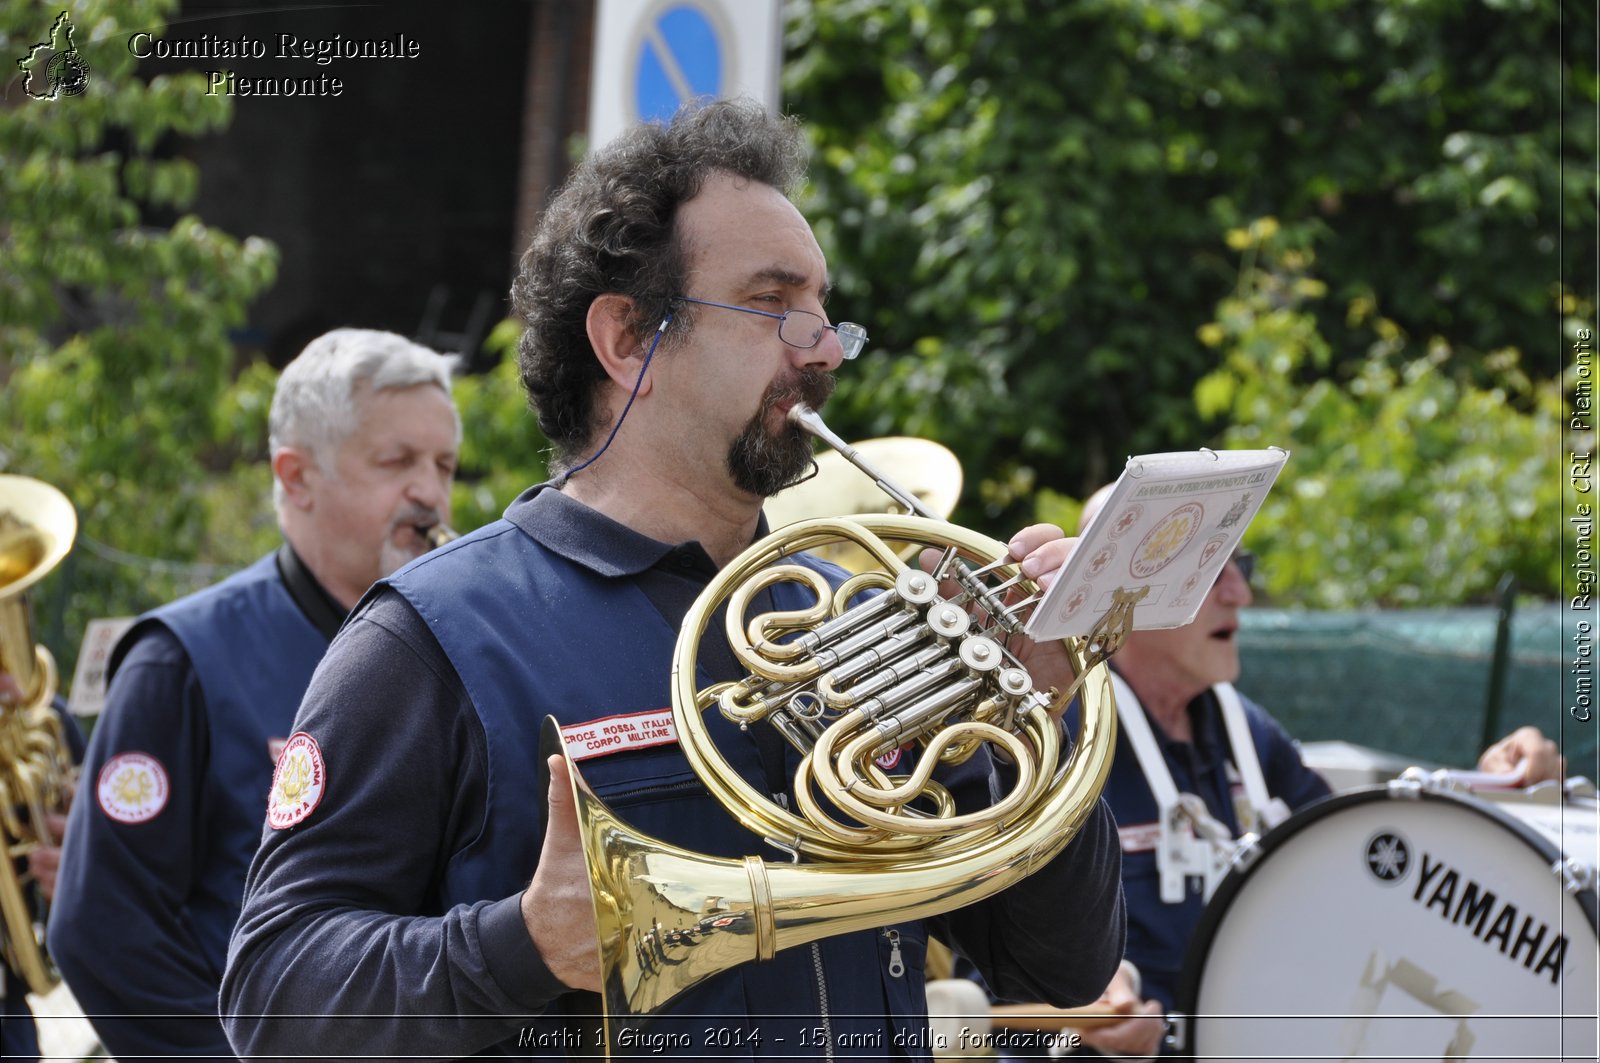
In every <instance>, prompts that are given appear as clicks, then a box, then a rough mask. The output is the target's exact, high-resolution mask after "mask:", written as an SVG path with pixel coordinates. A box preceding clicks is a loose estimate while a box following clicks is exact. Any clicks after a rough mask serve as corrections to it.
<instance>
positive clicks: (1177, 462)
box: [1025, 447, 1289, 639]
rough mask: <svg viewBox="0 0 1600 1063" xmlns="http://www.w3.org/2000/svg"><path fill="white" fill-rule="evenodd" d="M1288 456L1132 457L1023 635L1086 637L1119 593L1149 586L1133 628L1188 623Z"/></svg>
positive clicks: (1137, 608)
mask: <svg viewBox="0 0 1600 1063" xmlns="http://www.w3.org/2000/svg"><path fill="white" fill-rule="evenodd" d="M1288 457H1289V452H1288V451H1286V450H1280V449H1278V448H1276V447H1274V448H1272V449H1269V450H1217V451H1211V450H1197V451H1184V452H1179V453H1171V454H1145V455H1141V456H1140V457H1137V458H1130V459H1128V464H1127V467H1126V468H1125V469H1123V471H1122V475H1121V476H1120V477H1118V479H1117V483H1116V486H1115V487H1113V488H1112V490H1111V494H1110V496H1109V497H1108V498H1107V499H1106V502H1105V505H1104V506H1102V507H1101V509H1100V512H1099V513H1097V514H1095V517H1094V520H1093V521H1092V522H1091V523H1090V524H1089V526H1088V527H1087V528H1085V529H1084V532H1083V536H1082V538H1081V540H1080V541H1079V543H1078V547H1077V549H1076V550H1074V551H1073V553H1072V556H1071V557H1070V558H1068V559H1067V563H1066V565H1065V566H1063V568H1062V570H1061V574H1060V575H1059V576H1058V577H1057V579H1056V581H1055V582H1054V583H1052V584H1051V585H1050V589H1049V591H1047V592H1046V593H1045V596H1044V600H1043V601H1041V602H1040V603H1039V606H1038V608H1036V609H1035V610H1034V611H1033V616H1032V617H1030V618H1029V620H1028V624H1027V627H1026V628H1025V630H1026V631H1027V633H1028V634H1029V635H1030V636H1032V637H1033V638H1035V639H1056V638H1064V637H1066V636H1068V635H1087V634H1089V633H1090V630H1091V629H1092V628H1093V627H1094V625H1095V622H1096V621H1098V620H1099V619H1100V617H1101V616H1102V615H1104V614H1105V612H1106V611H1107V610H1108V609H1110V608H1111V604H1112V593H1113V592H1114V591H1117V590H1119V589H1120V590H1124V591H1128V592H1132V593H1135V594H1137V593H1138V592H1139V591H1140V590H1141V589H1143V588H1148V592H1147V593H1146V594H1145V596H1144V598H1143V600H1141V601H1140V602H1139V604H1138V605H1136V606H1134V609H1133V627H1134V629H1135V630H1140V629H1144V630H1148V629H1154V628H1173V627H1182V626H1183V625H1185V624H1187V623H1189V622H1191V621H1192V620H1194V617H1195V614H1196V613H1198V612H1199V611H1200V603H1201V602H1203V601H1204V600H1205V597H1206V595H1207V594H1208V593H1210V591H1211V585H1212V584H1213V583H1215V582H1216V579H1217V576H1218V575H1219V574H1220V573H1221V572H1222V567H1223V566H1224V565H1225V564H1227V563H1228V558H1229V557H1230V556H1232V554H1233V551H1234V548H1235V547H1237V546H1238V545H1239V540H1240V538H1241V537H1243V535H1244V530H1245V528H1247V527H1249V525H1250V521H1251V519H1252V518H1253V517H1255V515H1256V511H1257V510H1259V509H1260V508H1261V503H1262V500H1263V499H1265V498H1266V497H1267V491H1268V490H1269V489H1271V487H1272V484H1273V481H1274V480H1276V479H1277V478H1278V473H1279V471H1281V470H1282V468H1283V463H1284V461H1285V460H1287V459H1288Z"/></svg>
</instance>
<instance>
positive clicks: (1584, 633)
mask: <svg viewBox="0 0 1600 1063" xmlns="http://www.w3.org/2000/svg"><path fill="white" fill-rule="evenodd" d="M1594 377H1595V364H1594V333H1593V332H1592V331H1591V330H1589V329H1587V328H1580V329H1578V330H1577V331H1576V332H1575V333H1573V338H1572V407H1571V410H1570V411H1569V416H1568V418H1567V433H1566V437H1567V450H1566V464H1567V485H1568V487H1570V488H1571V492H1570V495H1568V497H1571V498H1572V499H1573V502H1572V504H1571V508H1570V509H1569V511H1568V513H1567V514H1566V528H1565V529H1564V530H1565V532H1566V534H1567V535H1568V536H1570V543H1571V550H1570V552H1569V553H1568V556H1569V557H1570V558H1571V559H1572V560H1571V562H1570V565H1569V568H1570V573H1569V577H1570V579H1571V582H1570V584H1569V585H1568V590H1569V593H1568V595H1567V605H1568V608H1569V613H1568V617H1569V620H1568V624H1567V628H1568V641H1569V652H1570V654H1571V663H1570V665H1569V671H1570V672H1571V675H1572V683H1571V684H1569V686H1570V689H1571V691H1572V697H1571V700H1570V704H1568V706H1567V712H1568V713H1569V714H1570V715H1571V716H1572V718H1573V719H1575V720H1580V721H1583V722H1585V723H1587V722H1588V721H1589V720H1591V719H1592V718H1593V717H1594V635H1595V632H1594V623H1595V622H1594V620H1593V616H1594V590H1595V555H1594V522H1595V506H1596V505H1597V504H1600V499H1597V498H1596V496H1595V479H1594V438H1595V434H1594V421H1595V418H1594ZM1564 494H1566V493H1565V492H1564Z"/></svg>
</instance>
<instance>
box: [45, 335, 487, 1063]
mask: <svg viewBox="0 0 1600 1063" xmlns="http://www.w3.org/2000/svg"><path fill="white" fill-rule="evenodd" d="M453 364H454V359H453V358H451V357H447V356H445V355H441V354H439V353H437V352H435V351H431V350H429V349H427V348H425V347H421V346H418V345H417V344H414V343H411V342H409V341H408V340H405V339H403V338H402V337H400V336H396V335H394V334H393V333H388V332H377V331H372V330H366V329H338V330H336V331H333V332H329V333H327V334H326V335H323V336H320V337H318V338H317V339H315V340H313V341H312V342H311V343H310V344H309V345H308V346H307V347H306V348H305V350H304V351H302V352H301V353H300V355H299V356H298V357H296V358H295V360H294V361H293V362H291V363H290V364H289V365H288V366H287V367H286V368H285V369H284V371H283V374H282V376H280V377H279V379H278V384H277V389H276V391H275V392H274V395H273V400H272V408H271V412H270V415H269V425H270V432H271V440H270V446H271V454H272V458H271V460H272V473H273V501H274V504H275V506H276V509H277V514H278V523H279V526H280V528H281V529H282V531H283V537H284V542H283V545H282V546H280V547H279V548H278V549H277V550H275V551H274V552H272V553H270V554H268V555H267V556H265V557H263V558H262V559H260V560H259V561H257V562H255V564H253V565H251V566H250V567H249V568H246V569H245V570H243V571H242V572H240V573H237V574H236V575H234V576H232V577H230V578H229V579H227V580H225V581H223V582H222V583H219V584H217V585H215V586H213V587H210V588H208V589H206V590H203V591H200V592H199V593H197V594H193V595H190V596H189V597H187V598H183V599H181V600H179V601H177V602H173V603H172V604H170V605H167V606H164V607H162V608H160V609H157V610H155V611H153V612H151V613H148V614H146V615H145V616H143V617H141V618H140V619H139V622H138V623H136V624H135V625H134V626H133V628H131V629H130V630H129V631H128V633H127V634H126V635H125V636H124V637H123V638H122V640H121V641H120V642H119V643H118V645H117V647H116V648H115V650H114V651H113V653H112V657H111V661H110V665H109V672H108V675H109V683H110V686H109V689H108V691H107V696H106V707H105V711H104V712H103V713H102V715H101V716H100V720H99V723H98V724H97V726H96V727H95V729H94V732H93V736H92V738H91V740H90V743H89V751H88V757H87V759H86V762H85V770H84V774H83V783H82V786H81V792H80V793H79V795H78V799H77V801H76V802H75V804H74V807H73V810H72V815H71V818H70V829H69V830H68V832H67V842H66V847H65V852H64V854H63V858H62V864H61V871H60V880H59V882H58V885H57V892H56V900H55V906H54V911H53V914H52V918H51V921H50V929H49V941H50V949H51V952H52V954H53V955H54V957H55V959H56V962H57V965H58V966H59V967H60V969H61V971H62V973H63V974H64V976H65V978H66V981H67V983H68V985H69V986H70V987H71V989H72V992H73V994H74V995H75V996H76V997H77V999H78V1002H79V1003H80V1004H81V1005H82V1006H83V1009H84V1012H85V1013H86V1014H87V1015H88V1017H89V1019H90V1021H91V1022H92V1024H93V1025H94V1028H95V1032H96V1033H97V1034H98V1035H99V1037H100V1039H101V1041H102V1042H103V1043H104V1045H105V1046H106V1048H107V1049H108V1050H109V1051H110V1052H111V1054H113V1055H115V1056H118V1057H121V1058H125V1059H126V1058H136V1057H140V1056H160V1057H167V1056H189V1055H203V1056H212V1057H223V1058H226V1057H229V1056H230V1055H231V1050H230V1049H229V1047H228V1042H227V1039H226V1037H225V1036H224V1035H223V1031H222V1027H221V1025H220V1023H219V1022H218V1018H217V986H218V984H219V983H220V982H221V980H222V969H223V963H224V960H225V957H226V953H227V945H228V935H229V934H230V933H231V932H232V930H233V924H234V920H235V918H236V917H237V916H238V912H239V897H240V894H241V892H242V890H243V886H244V876H245V869H246V866H247V865H248V864H249V862H250V858H251V856H252V855H253V854H254V852H255V849H256V845H257V843H258V842H259V840H260V836H261V819H262V813H263V811H264V809H265V807H266V805H267V798H268V791H269V789H271V786H272V782H273V764H274V759H275V758H276V757H277V755H278V751H279V747H281V746H282V744H283V742H284V740H285V739H287V738H288V736H289V733H290V730H291V726H290V725H291V723H292V721H293V719H294V712H295V708H296V707H297V706H298V705H299V702H300V695H301V694H302V693H303V692H304V690H305V687H306V684H307V682H308V681H309V680H310V678H311V672H312V670H313V669H314V668H315V667H316V665H317V662H318V661H319V660H320V659H321V658H322V654H323V652H324V651H325V650H326V649H327V646H328V642H329V640H330V639H332V637H333V635H334V632H336V631H337V630H338V628H339V625H340V623H341V622H342V621H343V620H344V617H345V613H346V611H347V610H349V609H350V607H351V606H353V605H354V604H355V602H356V600H357V599H358V598H359V597H360V596H361V593H362V592H363V591H364V590H366V588H367V586H368V585H369V584H370V583H371V582H372V581H373V580H375V579H377V578H379V577H380V576H382V575H385V574H387V573H389V572H392V571H394V570H395V569H397V568H399V567H400V566H401V565H403V564H404V563H405V562H406V561H409V560H410V559H411V558H413V557H416V556H417V555H419V554H421V553H423V552H424V551H425V550H426V549H427V543H426V534H427V531H428V529H429V528H431V527H433V526H435V525H439V524H442V523H444V522H446V521H447V520H448V518H449V515H450V484H451V481H452V478H453V476H454V474H455V466H456V451H457V447H458V445H459V442H460V437H461V424H460V420H459V418H458V416H457V414H456V411H455V406H454V404H453V403H452V401H451V399H450V372H451V367H452V365H453ZM157 504H159V503H158V502H157Z"/></svg>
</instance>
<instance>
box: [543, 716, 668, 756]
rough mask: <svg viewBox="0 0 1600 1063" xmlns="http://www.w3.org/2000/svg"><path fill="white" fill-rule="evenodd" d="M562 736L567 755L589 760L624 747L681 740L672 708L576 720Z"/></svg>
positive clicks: (647, 746) (666, 743) (635, 747)
mask: <svg viewBox="0 0 1600 1063" xmlns="http://www.w3.org/2000/svg"><path fill="white" fill-rule="evenodd" d="M561 738H562V740H563V741H564V742H565V743H566V746H567V756H569V757H571V758H572V759H573V760H588V759H589V758H591V757H603V756H606V755H608V754H610V753H621V752H622V751H623V750H625V749H648V748H650V747H651V746H665V745H671V744H673V743H675V742H677V740H678V729H677V728H676V727H674V726H673V725H672V710H671V709H652V710H651V711H649V712H636V713H632V714H628V715H623V716H607V717H605V718H604V719H600V720H590V721H589V722H588V723H575V724H572V725H570V726H567V727H563V728H562V729H561Z"/></svg>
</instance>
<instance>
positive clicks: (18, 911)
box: [0, 475, 78, 993]
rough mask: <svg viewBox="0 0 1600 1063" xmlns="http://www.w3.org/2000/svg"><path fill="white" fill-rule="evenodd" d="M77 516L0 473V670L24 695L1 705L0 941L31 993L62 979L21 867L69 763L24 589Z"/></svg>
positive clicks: (59, 553)
mask: <svg viewBox="0 0 1600 1063" xmlns="http://www.w3.org/2000/svg"><path fill="white" fill-rule="evenodd" d="M77 531H78V517H77V514H76V513H75V512H73V509H72V503H71V502H69V501H67V496H66V495H63V494H62V493H61V492H60V491H58V490H56V489H55V488H54V487H51V486H50V485H49V484H46V483H42V482H40V481H38V480H33V479H30V478H28V477H26V476H5V475H0V671H4V672H7V673H9V674H10V675H11V677H12V678H13V679H15V680H16V681H17V684H18V685H19V686H20V687H21V688H22V702H21V703H20V704H18V705H11V706H7V707H4V708H0V834H3V835H4V840H5V846H6V851H5V854H4V857H3V858H0V950H3V952H4V956H5V961H6V963H7V964H8V965H9V966H10V967H11V969H12V970H14V971H16V972H17V973H18V974H19V975H21V976H22V978H23V979H24V980H25V981H26V982H27V983H28V988H29V989H31V990H32V991H33V992H35V993H47V992H49V991H50V990H51V989H53V988H54V987H55V986H56V984H57V983H58V982H60V980H61V978H60V975H59V974H57V973H56V970H55V965H54V964H53V963H51V962H50V956H49V954H48V952H46V950H45V944H44V927H45V920H46V915H47V910H48V906H47V904H46V902H45V901H44V899H43V898H42V897H40V896H36V893H37V891H35V890H34V889H32V888H31V887H32V885H33V884H32V881H31V879H30V878H29V877H28V875H27V874H26V867H27V865H26V860H27V856H28V853H30V852H31V851H33V849H35V848H37V847H38V846H41V845H54V844H55V843H56V841H57V839H55V838H54V837H52V836H51V834H50V830H49V828H48V827H47V826H46V825H45V813H46V812H60V811H63V810H64V809H65V807H66V802H67V793H68V791H69V789H70V786H71V779H72V772H73V768H72V763H71V758H70V756H69V755H68V752H67V742H66V735H65V734H64V733H63V731H62V728H61V720H60V719H59V718H58V717H57V716H56V713H55V710H54V708H52V706H51V702H52V701H53V700H54V698H55V695H56V687H57V674H56V662H55V658H54V657H52V656H51V655H50V651H49V650H47V649H45V648H44V647H43V646H41V645H39V644H38V643H37V642H36V641H35V640H34V637H33V617H32V614H31V612H30V610H29V608H28V599H27V594H26V592H27V590H28V589H29V588H30V587H32V586H33V585H34V584H35V583H38V582H39V580H41V579H43V578H44V577H45V575H47V574H48V573H49V572H50V570H51V569H53V568H55V567H56V565H58V564H60V563H61V559H62V558H64V557H66V555H67V552H68V551H69V550H71V549H72V540H73V538H74V537H75V536H76V535H77Z"/></svg>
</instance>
